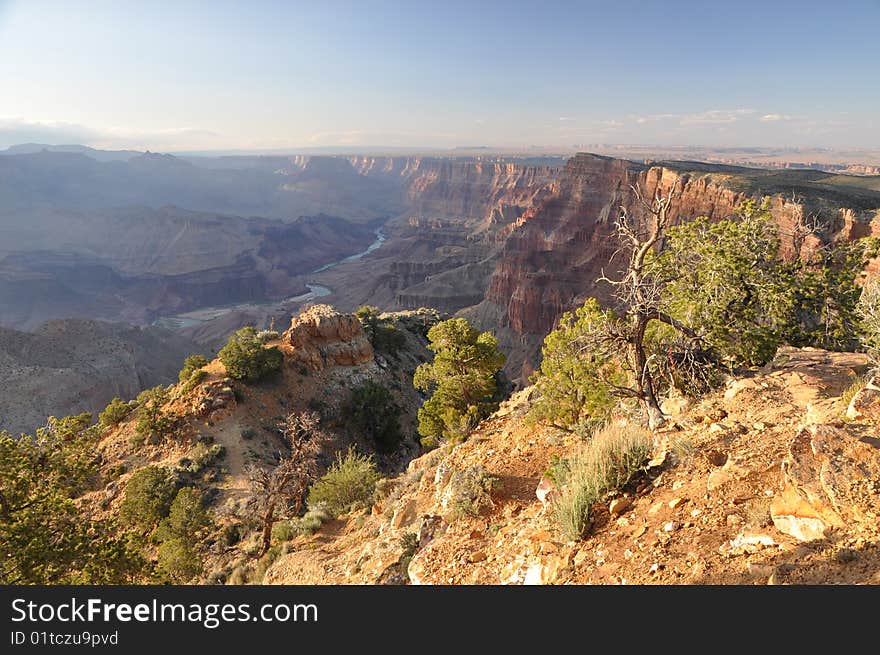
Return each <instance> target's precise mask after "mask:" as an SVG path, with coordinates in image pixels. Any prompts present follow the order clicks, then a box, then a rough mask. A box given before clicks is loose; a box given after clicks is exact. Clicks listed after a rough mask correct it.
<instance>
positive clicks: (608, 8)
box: [0, 0, 880, 150]
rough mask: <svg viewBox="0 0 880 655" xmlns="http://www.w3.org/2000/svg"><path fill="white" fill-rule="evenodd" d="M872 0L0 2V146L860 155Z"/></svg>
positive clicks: (868, 114)
mask: <svg viewBox="0 0 880 655" xmlns="http://www.w3.org/2000/svg"><path fill="white" fill-rule="evenodd" d="M878 62H880V0H842V1H838V2H827V0H826V1H824V2H821V3H818V2H817V3H813V2H809V1H800V2H788V1H785V0H779V1H773V0H764V1H763V2H752V1H750V0H749V1H737V2H719V3H712V2H675V1H672V0H665V1H663V2H651V1H647V0H646V1H642V2H635V1H631V0H617V1H614V2H589V1H586V0H584V1H582V2H555V1H542V2H538V1H537V0H534V1H532V2H516V1H512V0H510V1H507V2H491V1H484V2H479V1H478V0H471V1H470V2H458V1H457V0H443V1H442V2H439V1H436V0H433V1H431V2H420V1H419V0H410V1H408V2H380V1H371V0H361V1H360V2H334V1H332V0H326V1H323V2H315V1H310V2H296V1H291V2H268V1H264V2H261V1H259V0H251V1H250V2H225V1H223V0H215V1H214V2H200V3H196V2H186V1H185V0H178V1H176V2H163V1H161V0H157V1H152V2H125V1H123V0H119V1H116V2H99V1H92V2H78V1H75V0H67V1H63V0H57V1H44V0H22V1H15V0H12V1H4V0H0V147H3V146H6V145H9V144H11V143H18V142H22V141H45V142H50V143H70V142H80V143H88V144H91V145H95V146H98V147H124V148H127V147H134V148H151V149H154V150H155V149H165V150H187V149H212V148H217V149H229V148H249V149H253V148H265V149H269V148H287V147H291V148H295V147H309V146H366V145H376V146H379V145H384V146H401V147H440V148H445V147H455V146H471V145H488V146H497V147H505V146H510V147H519V146H530V145H540V146H548V147H557V146H558V147H570V146H571V145H573V144H589V143H627V144H669V145H712V146H719V145H729V146H744V145H753V146H826V147H880V121H878V118H877V116H878V114H880V65H878Z"/></svg>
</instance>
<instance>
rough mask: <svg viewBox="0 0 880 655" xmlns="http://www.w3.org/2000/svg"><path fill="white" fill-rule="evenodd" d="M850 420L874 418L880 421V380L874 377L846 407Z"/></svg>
mask: <svg viewBox="0 0 880 655" xmlns="http://www.w3.org/2000/svg"><path fill="white" fill-rule="evenodd" d="M846 417H847V418H848V419H850V420H855V421H858V420H863V419H873V420H875V421H880V380H878V379H877V377H873V378H871V379H870V380H868V382H867V383H866V384H865V386H864V388H862V389H859V391H857V392H856V394H855V395H854V396H853V397H852V400H850V402H849V406H848V407H847V408H846Z"/></svg>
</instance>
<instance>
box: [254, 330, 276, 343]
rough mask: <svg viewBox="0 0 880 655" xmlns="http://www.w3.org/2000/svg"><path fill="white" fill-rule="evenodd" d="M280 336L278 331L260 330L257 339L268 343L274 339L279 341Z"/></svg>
mask: <svg viewBox="0 0 880 655" xmlns="http://www.w3.org/2000/svg"><path fill="white" fill-rule="evenodd" d="M279 336H281V335H279V334H278V330H260V331H259V332H257V339H259V340H260V342H261V343H266V342H267V341H272V340H273V339H277V338H278V337H279Z"/></svg>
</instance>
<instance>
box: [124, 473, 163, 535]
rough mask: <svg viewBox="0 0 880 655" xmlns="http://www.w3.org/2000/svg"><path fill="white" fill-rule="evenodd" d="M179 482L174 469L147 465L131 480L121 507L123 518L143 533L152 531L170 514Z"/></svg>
mask: <svg viewBox="0 0 880 655" xmlns="http://www.w3.org/2000/svg"><path fill="white" fill-rule="evenodd" d="M175 489H176V483H175V480H174V477H173V475H172V473H171V471H170V470H169V469H167V468H165V467H161V466H146V467H144V468H142V469H140V470H139V471H137V472H135V473H134V474H133V475H132V476H131V478H129V480H128V484H127V485H126V487H125V495H124V497H123V499H122V503H121V504H120V506H119V519H120V520H121V521H122V522H123V523H124V524H125V525H129V526H132V527H135V528H138V529H139V530H141V531H142V532H149V531H150V530H152V529H153V528H154V527H155V526H156V525H157V524H158V523H159V521H161V520H162V519H163V518H165V517H166V516H168V512H169V510H170V509H171V503H172V501H173V500H174V492H175Z"/></svg>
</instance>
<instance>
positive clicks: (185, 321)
mask: <svg viewBox="0 0 880 655" xmlns="http://www.w3.org/2000/svg"><path fill="white" fill-rule="evenodd" d="M375 234H376V239H375V240H374V241H373V243H371V244H370V245H369V247H367V249H366V250H364V251H362V252H358V253H355V254H354V255H349V256H348V257H345V258H343V259H340V260H337V261H335V262H330V263H329V264H324V265H323V266H321V267H319V268H316V269H315V270H314V271H312V274H314V273H321V272H323V271H327V270H329V269H331V268H333V267H335V266H339V265H340V264H345V263H348V262H353V261H356V260H358V259H360V258H361V257H364V256H366V255H369V254H370V253H371V252H373V251H374V250H376V249H378V248H381V247H382V244H383V243H385V239H386V237H385V233H384V232H383V231H382V228H381V227H380V228H378V229H377V230H376V233H375ZM306 288H307V289H308V291H307V292H306V293H302V294H300V295H298V296H291V297H290V298H285V299H284V300H278V301H271V300H270V301H265V302H243V303H234V304H230V305H218V306H217V307H202V308H201V309H194V310H192V311H190V312H184V313H183V314H175V315H173V316H160V317H159V318H157V319H156V320H155V321H153V325H156V326H158V327H164V328H170V329H172V330H180V329H182V328H186V327H192V326H193V325H198V324H200V323H204V322H206V321H210V320H212V319H215V318H218V317H220V316H223V315H224V314H228V313H229V312H234V311H240V310H246V309H253V308H256V307H266V306H271V305H286V304H287V303H304V302H311V301H312V300H315V299H316V298H323V297H324V296H329V295H330V294H331V293H333V290H332V289H329V288H328V287H325V286H324V285H322V284H315V283H314V282H309V283H308V284H306Z"/></svg>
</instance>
